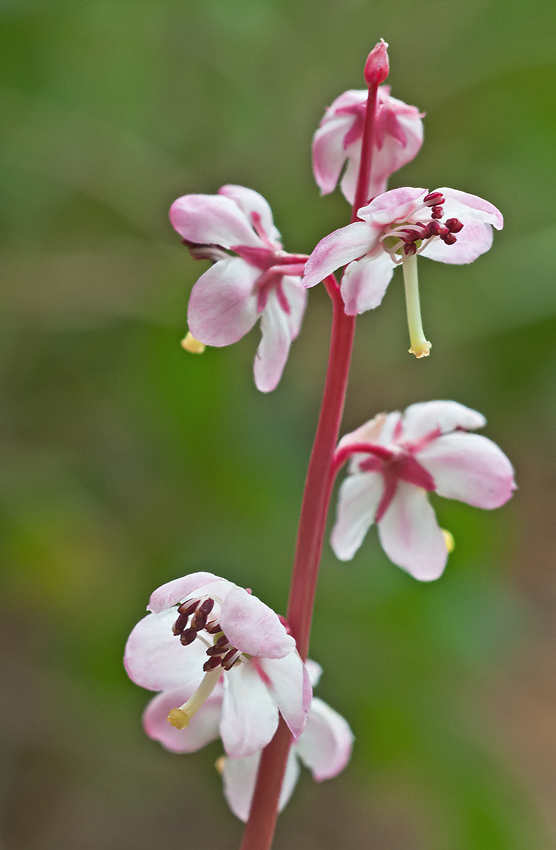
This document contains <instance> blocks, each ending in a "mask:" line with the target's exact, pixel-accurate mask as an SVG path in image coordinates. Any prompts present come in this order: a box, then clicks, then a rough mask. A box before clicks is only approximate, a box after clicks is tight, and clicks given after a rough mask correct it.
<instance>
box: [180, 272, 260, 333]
mask: <svg viewBox="0 0 556 850" xmlns="http://www.w3.org/2000/svg"><path fill="white" fill-rule="evenodd" d="M260 274H261V272H260V270H259V269H257V268H255V267H254V266H251V265H249V263H246V262H245V260H241V259H240V258H239V257H234V258H231V259H229V260H220V261H219V262H218V263H215V264H214V265H213V266H212V267H211V268H210V269H208V271H206V272H205V273H204V274H202V275H201V277H200V278H199V280H198V281H197V283H196V284H195V286H194V287H193V289H192V290H191V297H190V299H189V309H188V323H189V330H190V331H191V333H192V334H193V336H194V337H195V338H196V339H198V340H200V341H201V342H204V343H205V345H215V346H222V345H230V344H231V343H233V342H237V341H238V339H241V338H242V337H243V336H245V334H246V333H247V332H248V331H250V330H251V328H252V327H253V325H254V324H255V322H256V321H257V319H258V318H259V313H258V311H257V294H256V291H255V284H256V282H257V278H258V277H259V276H260Z"/></svg>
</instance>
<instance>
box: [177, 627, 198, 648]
mask: <svg viewBox="0 0 556 850" xmlns="http://www.w3.org/2000/svg"><path fill="white" fill-rule="evenodd" d="M196 637H197V629H186V630H185V631H184V632H182V633H181V635H180V643H181V644H182V646H189V644H190V643H193V641H194V640H195V638H196Z"/></svg>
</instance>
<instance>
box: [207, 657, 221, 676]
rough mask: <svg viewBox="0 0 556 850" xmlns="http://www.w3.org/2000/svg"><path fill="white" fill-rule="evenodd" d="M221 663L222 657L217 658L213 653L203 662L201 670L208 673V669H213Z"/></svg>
mask: <svg viewBox="0 0 556 850" xmlns="http://www.w3.org/2000/svg"><path fill="white" fill-rule="evenodd" d="M221 663H222V659H221V658H217V657H216V656H214V655H213V657H212V658H209V659H208V661H205V663H204V664H203V670H204V671H205V673H208V672H209V670H214V669H215V668H216V667H219V666H220V664H221Z"/></svg>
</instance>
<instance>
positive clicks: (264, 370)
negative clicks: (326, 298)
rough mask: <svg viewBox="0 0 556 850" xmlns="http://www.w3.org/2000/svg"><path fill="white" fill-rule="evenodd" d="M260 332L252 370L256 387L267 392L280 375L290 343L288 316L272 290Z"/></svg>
mask: <svg viewBox="0 0 556 850" xmlns="http://www.w3.org/2000/svg"><path fill="white" fill-rule="evenodd" d="M261 333H262V338H261V341H260V343H259V347H258V349H257V354H256V356H255V364H254V368H253V371H254V374H255V385H256V387H257V389H258V390H260V391H261V392H263V393H268V392H270V391H271V390H273V389H275V388H276V386H277V384H278V382H279V380H280V378H281V377H282V372H283V371H284V366H285V365H286V361H287V359H288V354H289V353H290V345H291V334H290V326H289V322H288V317H287V314H286V313H285V312H284V311H283V310H282V308H281V306H280V304H279V303H278V299H277V297H276V292H275V291H274V290H273V291H272V292H271V293H270V294H269V296H268V301H267V302H266V307H265V308H264V310H263V313H262V318H261Z"/></svg>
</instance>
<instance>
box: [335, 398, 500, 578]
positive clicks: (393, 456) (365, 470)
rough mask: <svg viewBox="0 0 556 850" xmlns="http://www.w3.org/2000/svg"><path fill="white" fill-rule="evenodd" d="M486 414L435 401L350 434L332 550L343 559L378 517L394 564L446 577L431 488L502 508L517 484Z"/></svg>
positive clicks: (340, 451) (339, 453) (339, 454)
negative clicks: (487, 429) (489, 432)
mask: <svg viewBox="0 0 556 850" xmlns="http://www.w3.org/2000/svg"><path fill="white" fill-rule="evenodd" d="M485 423H486V420H485V418H484V416H482V415H481V414H480V413H477V411H476V410H471V409H470V408H468V407H464V405H462V404H458V403H457V402H455V401H428V402H421V403H418V404H412V405H410V406H409V407H408V408H407V409H406V411H405V413H404V414H403V415H402V414H401V413H399V412H397V411H396V412H395V413H389V414H388V415H386V414H384V413H382V414H380V415H379V416H376V417H375V418H374V419H372V420H371V421H370V422H367V423H366V424H365V425H362V426H361V427H360V428H357V429H356V430H355V431H352V433H351V434H347V435H346V436H345V437H342V439H341V440H340V442H339V443H338V448H337V450H336V457H335V459H336V464H337V465H339V464H341V462H342V461H343V460H345V459H346V458H347V457H349V456H351V460H350V466H349V475H348V476H347V478H346V479H345V481H344V482H343V483H342V485H341V487H340V491H339V498H338V509H337V519H336V524H335V526H334V528H333V530H332V539H331V543H332V548H333V549H334V552H335V554H336V555H337V557H338V558H340V560H342V561H347V560H350V559H351V558H352V557H353V556H354V554H355V552H356V551H357V550H358V549H359V547H360V545H361V543H362V542H363V538H364V537H365V535H366V533H367V531H368V529H369V528H370V526H371V525H372V524H373V523H375V522H376V524H377V526H378V534H379V538H380V542H381V544H382V548H383V549H384V551H385V552H386V554H387V555H388V557H389V558H390V560H391V561H393V562H394V563H395V564H397V565H398V566H399V567H402V568H403V569H404V570H407V572H409V573H411V575H412V576H414V577H415V578H417V579H420V580H421V581H430V580H432V579H436V578H438V576H440V575H441V573H442V572H443V570H444V567H445V565H446V561H447V558H448V548H449V546H448V543H447V539H446V536H445V533H444V532H443V531H442V529H441V528H440V527H439V526H438V524H437V521H436V516H435V513H434V510H433V508H432V507H431V505H430V503H429V500H428V496H427V493H432V492H434V493H438V495H439V496H445V497H446V498H448V499H458V500H459V501H461V502H466V503H467V504H469V505H474V506H476V507H479V508H487V509H491V508H498V507H500V506H501V505H503V504H504V503H505V502H507V501H508V499H509V498H510V496H511V495H512V492H513V490H514V489H515V486H516V485H515V481H514V471H513V468H512V465H511V463H510V461H509V460H508V458H507V457H506V455H505V454H504V453H503V452H502V450H501V449H499V448H498V446H497V445H496V444H495V443H493V442H492V441H491V440H489V439H488V438H487V437H483V436H481V435H479V434H470V433H468V432H469V431H471V430H475V429H476V428H482V427H483V426H484V425H485Z"/></svg>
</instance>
